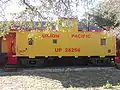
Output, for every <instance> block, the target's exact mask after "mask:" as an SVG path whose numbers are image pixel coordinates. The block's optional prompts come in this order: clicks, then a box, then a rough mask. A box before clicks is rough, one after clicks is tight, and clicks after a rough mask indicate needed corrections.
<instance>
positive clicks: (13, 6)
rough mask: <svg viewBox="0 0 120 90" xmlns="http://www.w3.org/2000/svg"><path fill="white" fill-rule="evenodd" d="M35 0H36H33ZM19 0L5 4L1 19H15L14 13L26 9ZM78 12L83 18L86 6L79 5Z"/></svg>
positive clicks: (97, 0) (98, 0)
mask: <svg viewBox="0 0 120 90" xmlns="http://www.w3.org/2000/svg"><path fill="white" fill-rule="evenodd" d="M33 1H34V0H33ZM100 1H104V0H96V2H95V3H94V5H97V4H98V3H99V2H100ZM17 2H18V0H12V2H11V3H8V4H7V5H4V7H3V9H4V10H5V16H3V15H2V17H1V18H0V20H2V21H3V20H7V21H11V20H13V18H14V17H13V15H12V14H13V13H19V12H21V11H23V10H24V9H25V7H23V6H20V5H19V4H18V3H17ZM32 4H34V5H39V4H38V3H36V2H32ZM77 10H78V11H77V12H75V14H77V15H78V16H79V17H78V18H79V19H81V18H82V16H83V14H84V12H85V7H84V6H82V5H81V6H79V7H78V8H77ZM1 11H2V9H1Z"/></svg>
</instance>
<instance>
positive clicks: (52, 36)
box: [42, 34, 60, 38]
mask: <svg viewBox="0 0 120 90" xmlns="http://www.w3.org/2000/svg"><path fill="white" fill-rule="evenodd" d="M42 37H43V38H59V37H60V34H42Z"/></svg>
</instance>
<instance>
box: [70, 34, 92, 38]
mask: <svg viewBox="0 0 120 90" xmlns="http://www.w3.org/2000/svg"><path fill="white" fill-rule="evenodd" d="M72 38H92V36H91V34H72Z"/></svg>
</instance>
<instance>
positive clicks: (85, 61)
mask: <svg viewBox="0 0 120 90" xmlns="http://www.w3.org/2000/svg"><path fill="white" fill-rule="evenodd" d="M88 62H89V57H84V56H83V57H82V56H81V57H78V58H77V62H76V65H88Z"/></svg>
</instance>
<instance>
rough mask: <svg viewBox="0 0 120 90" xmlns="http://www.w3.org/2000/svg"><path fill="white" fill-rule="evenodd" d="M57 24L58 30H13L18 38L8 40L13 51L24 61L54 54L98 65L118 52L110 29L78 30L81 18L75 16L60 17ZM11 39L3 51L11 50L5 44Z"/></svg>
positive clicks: (57, 56) (34, 62)
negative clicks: (98, 30)
mask: <svg viewBox="0 0 120 90" xmlns="http://www.w3.org/2000/svg"><path fill="white" fill-rule="evenodd" d="M56 27H57V30H51V29H50V28H48V29H46V30H31V31H11V32H10V33H11V35H12V34H14V35H13V36H14V37H15V38H12V40H11V42H10V41H9V40H8V41H9V42H10V43H12V45H11V46H10V47H11V48H12V47H14V49H10V50H12V52H13V51H14V55H16V57H17V58H18V60H20V61H22V63H28V64H35V65H36V64H38V63H36V62H38V61H39V62H42V63H45V60H49V58H51V57H52V59H53V58H55V60H57V59H62V58H65V57H66V58H69V60H70V59H71V58H72V59H73V58H74V59H75V60H77V61H78V62H79V61H80V62H82V63H83V62H84V64H88V62H89V61H92V63H95V64H96V62H97V61H103V62H108V61H109V60H111V58H112V57H113V56H115V55H116V37H115V36H113V35H111V33H110V32H109V31H101V32H90V31H78V21H77V19H74V18H59V20H58V24H57V26H56ZM13 36H10V35H8V37H13ZM8 41H7V40H6V41H5V40H3V43H2V52H8V51H9V49H8V48H10V47H8V46H6V44H5V43H7V42H8ZM6 47H7V48H6ZM101 57H102V58H101ZM43 58H44V59H43ZM91 58H92V60H91ZM93 58H94V59H93ZM13 60H14V59H13ZM49 62H50V60H49ZM68 62H69V61H68ZM97 63H98V62H97Z"/></svg>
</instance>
